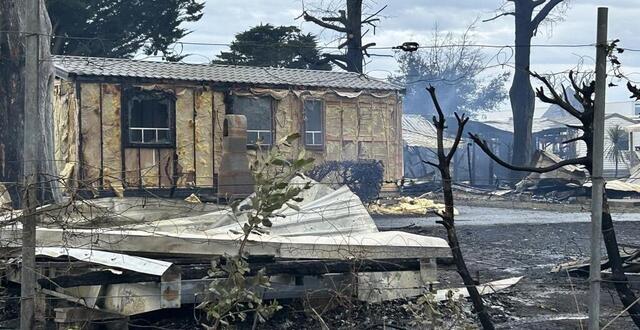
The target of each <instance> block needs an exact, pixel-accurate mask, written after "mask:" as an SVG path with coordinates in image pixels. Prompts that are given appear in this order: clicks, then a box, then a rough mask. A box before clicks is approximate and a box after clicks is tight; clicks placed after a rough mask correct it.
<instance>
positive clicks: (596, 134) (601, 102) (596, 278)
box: [589, 7, 608, 330]
mask: <svg viewBox="0 0 640 330" xmlns="http://www.w3.org/2000/svg"><path fill="white" fill-rule="evenodd" d="M607 15H608V9H607V8H603V7H600V8H598V23H597V24H598V32H597V41H596V46H597V47H596V87H595V88H596V92H595V99H594V106H595V107H594V114H593V159H592V164H593V168H592V172H591V181H592V187H591V265H590V267H589V329H590V330H595V329H599V328H600V280H601V274H600V262H601V258H602V256H601V254H602V253H601V251H600V242H601V233H602V199H603V194H604V180H603V178H602V171H603V169H602V167H603V155H604V112H605V96H606V94H605V92H606V89H607V82H606V80H607V53H606V46H607V20H608V19H607Z"/></svg>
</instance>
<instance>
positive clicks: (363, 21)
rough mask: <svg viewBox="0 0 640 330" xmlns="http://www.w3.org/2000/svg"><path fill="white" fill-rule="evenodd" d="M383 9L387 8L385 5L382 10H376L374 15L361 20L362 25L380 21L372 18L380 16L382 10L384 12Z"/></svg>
mask: <svg viewBox="0 0 640 330" xmlns="http://www.w3.org/2000/svg"><path fill="white" fill-rule="evenodd" d="M385 8H387V5H384V7H382V8H380V9H378V11H377V12H375V13H373V14H371V15H369V16H367V18H365V19H363V20H362V23H363V24H364V23H370V22H375V21H380V19H379V18H374V17H376V16H377V15H378V14H380V13H381V12H382V11H383V10H385Z"/></svg>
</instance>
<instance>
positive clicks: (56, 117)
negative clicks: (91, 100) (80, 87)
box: [53, 81, 78, 188]
mask: <svg viewBox="0 0 640 330" xmlns="http://www.w3.org/2000/svg"><path fill="white" fill-rule="evenodd" d="M77 116H78V104H77V97H76V93H75V85H74V84H73V83H71V82H68V81H57V82H56V84H55V86H54V95H53V125H54V126H53V130H54V131H53V132H54V157H55V159H56V165H57V167H58V171H59V174H60V176H61V177H63V178H65V183H64V185H65V188H71V185H72V184H73V183H72V182H69V181H68V180H66V179H70V178H71V177H72V176H73V175H74V170H73V169H74V168H78V166H77V164H76V162H77V161H78V158H77V156H76V155H77V148H78V144H77V130H76V127H77V125H76V120H77Z"/></svg>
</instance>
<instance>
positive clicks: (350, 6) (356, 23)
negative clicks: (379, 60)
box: [346, 0, 364, 73]
mask: <svg viewBox="0 0 640 330" xmlns="http://www.w3.org/2000/svg"><path fill="white" fill-rule="evenodd" d="M347 30H348V32H347V53H346V56H347V71H351V72H358V73H362V62H363V61H364V58H363V54H362V0H347Z"/></svg>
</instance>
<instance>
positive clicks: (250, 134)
mask: <svg viewBox="0 0 640 330" xmlns="http://www.w3.org/2000/svg"><path fill="white" fill-rule="evenodd" d="M272 101H273V99H272V98H271V97H270V96H264V97H245V96H234V98H233V113H234V114H237V115H244V116H245V117H247V145H248V146H255V145H256V144H257V143H258V142H260V144H261V145H266V146H269V145H271V144H272V143H273V107H272Z"/></svg>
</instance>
